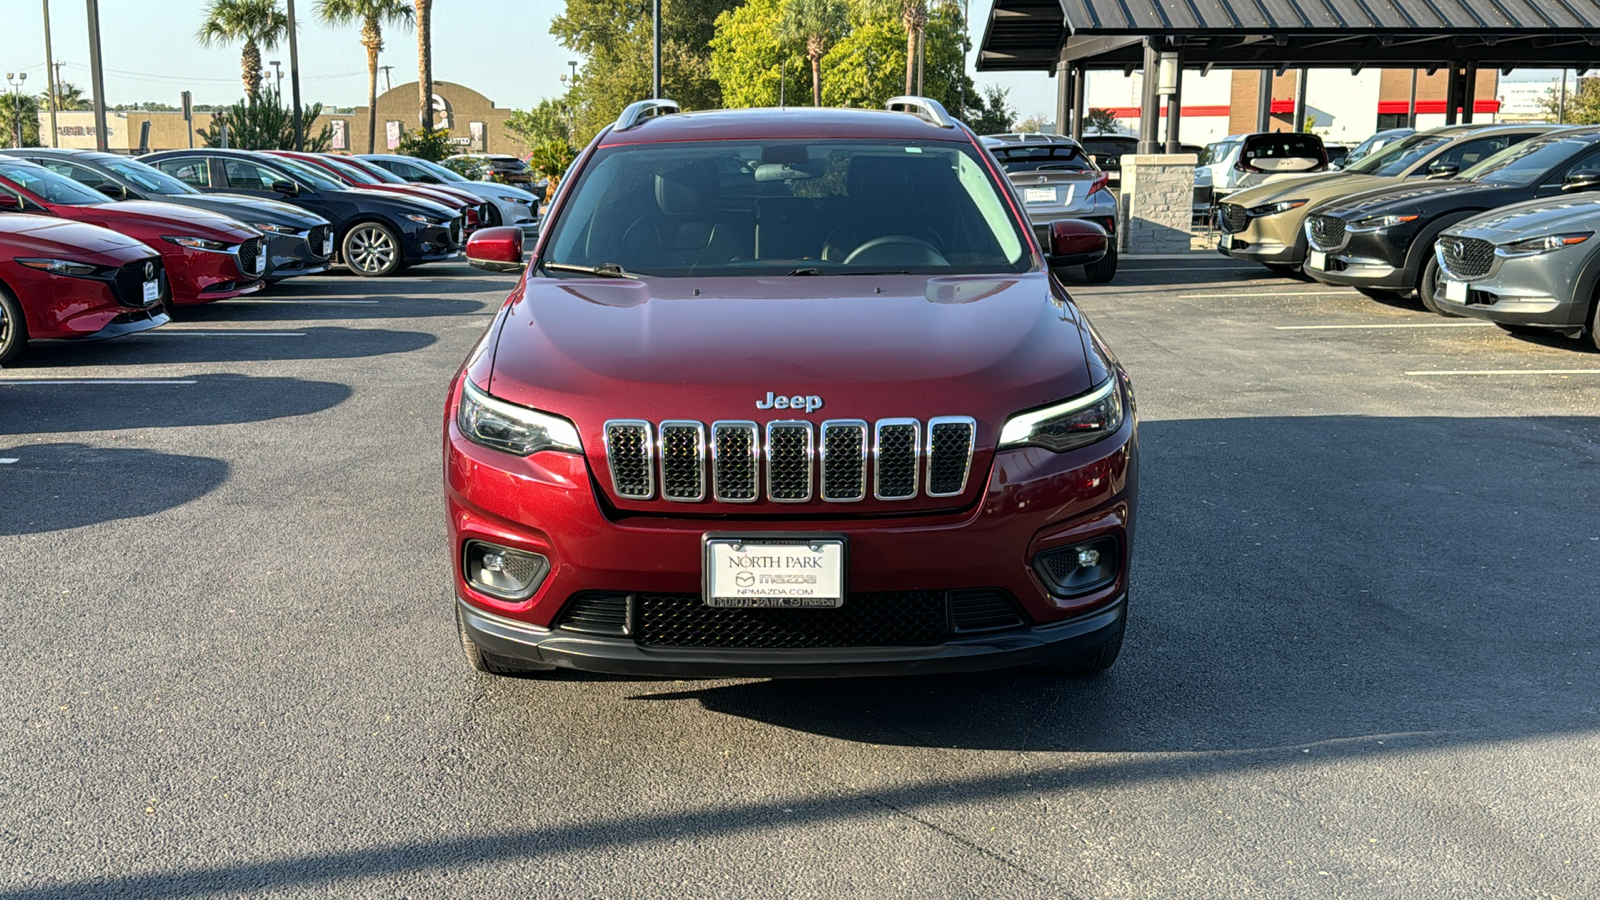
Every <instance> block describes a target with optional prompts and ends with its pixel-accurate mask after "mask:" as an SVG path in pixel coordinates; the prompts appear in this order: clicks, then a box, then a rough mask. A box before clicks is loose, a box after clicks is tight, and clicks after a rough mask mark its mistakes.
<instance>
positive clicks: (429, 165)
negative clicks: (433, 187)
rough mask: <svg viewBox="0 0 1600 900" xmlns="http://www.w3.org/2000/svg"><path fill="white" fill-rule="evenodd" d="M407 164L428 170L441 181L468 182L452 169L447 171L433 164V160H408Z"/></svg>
mask: <svg viewBox="0 0 1600 900" xmlns="http://www.w3.org/2000/svg"><path fill="white" fill-rule="evenodd" d="M406 162H409V163H411V164H412V165H414V166H416V167H417V168H419V169H426V170H427V171H428V172H430V173H432V174H434V175H436V176H438V177H439V178H440V180H443V181H466V180H467V179H466V178H463V177H462V176H461V174H460V173H459V172H455V171H452V170H450V169H447V168H445V167H444V166H441V165H439V164H438V163H436V162H433V161H431V160H426V159H408V160H406ZM401 180H402V181H403V180H404V179H401Z"/></svg>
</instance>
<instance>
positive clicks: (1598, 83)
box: [1540, 77, 1600, 125]
mask: <svg viewBox="0 0 1600 900" xmlns="http://www.w3.org/2000/svg"><path fill="white" fill-rule="evenodd" d="M1540 105H1541V106H1543V107H1544V114H1545V117H1546V118H1548V119H1549V120H1550V121H1552V122H1555V121H1558V120H1560V121H1564V122H1565V123H1566V124H1568V125H1600V78H1596V77H1589V78H1579V79H1578V83H1577V84H1575V85H1573V86H1572V87H1571V88H1570V89H1569V90H1568V91H1567V101H1566V103H1565V105H1563V104H1562V102H1561V88H1560V87H1552V88H1551V89H1550V90H1549V91H1548V92H1547V93H1546V94H1545V97H1544V101H1543V102H1542V103H1541V104H1540Z"/></svg>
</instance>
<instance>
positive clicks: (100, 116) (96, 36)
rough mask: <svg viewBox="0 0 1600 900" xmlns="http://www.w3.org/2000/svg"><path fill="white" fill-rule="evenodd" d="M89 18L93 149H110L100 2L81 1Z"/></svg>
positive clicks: (94, 0) (91, 0) (96, 0)
mask: <svg viewBox="0 0 1600 900" xmlns="http://www.w3.org/2000/svg"><path fill="white" fill-rule="evenodd" d="M83 2H84V6H85V7H87V8H86V10H85V12H87V13H88V16H89V86H90V87H91V88H92V89H93V90H94V148H95V149H96V150H99V151H100V152H101V153H104V152H106V151H107V150H109V149H111V147H110V145H109V143H108V141H109V138H108V137H107V135H106V77H105V70H104V69H103V68H101V66H100V0H83Z"/></svg>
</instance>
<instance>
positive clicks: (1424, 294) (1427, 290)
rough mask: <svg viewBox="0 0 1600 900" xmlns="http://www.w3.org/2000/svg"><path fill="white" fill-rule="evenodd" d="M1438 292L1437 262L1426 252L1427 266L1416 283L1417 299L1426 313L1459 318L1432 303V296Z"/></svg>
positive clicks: (1455, 314) (1458, 315)
mask: <svg viewBox="0 0 1600 900" xmlns="http://www.w3.org/2000/svg"><path fill="white" fill-rule="evenodd" d="M1438 292H1439V260H1438V258H1437V257H1435V256H1434V255H1433V251H1432V250H1429V251H1428V264H1427V265H1425V266H1423V267H1422V278H1420V279H1419V280H1418V281H1417V297H1418V298H1420V299H1421V300H1422V305H1423V307H1425V308H1426V309H1427V310H1428V312H1431V313H1438V314H1439V315H1441V316H1447V317H1449V318H1452V319H1459V318H1461V317H1462V316H1461V314H1460V313H1455V312H1451V311H1450V310H1448V309H1445V308H1444V307H1442V306H1440V305H1439V304H1438V303H1436V302H1434V299H1433V295H1434V294H1436V293H1438Z"/></svg>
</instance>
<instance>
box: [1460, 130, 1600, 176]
mask: <svg viewBox="0 0 1600 900" xmlns="http://www.w3.org/2000/svg"><path fill="white" fill-rule="evenodd" d="M1589 146H1591V145H1590V144H1589V143H1587V142H1584V141H1572V140H1561V139H1560V138H1556V139H1552V140H1544V141H1541V140H1538V139H1534V140H1531V141H1523V142H1522V143H1520V144H1516V145H1514V146H1511V147H1507V148H1506V149H1504V150H1501V151H1500V152H1499V153H1496V154H1495V155H1493V156H1491V157H1489V158H1488V159H1486V160H1484V161H1483V162H1481V163H1478V164H1477V165H1475V166H1473V167H1472V168H1470V169H1468V170H1466V171H1465V172H1462V173H1461V177H1462V178H1464V179H1466V180H1468V181H1477V182H1481V183H1483V184H1506V185H1529V184H1533V183H1534V182H1536V181H1538V180H1539V179H1541V178H1543V177H1544V176H1545V175H1546V174H1548V173H1549V171H1550V170H1551V169H1553V168H1555V167H1556V166H1559V165H1561V164H1562V163H1564V162H1566V161H1567V160H1568V159H1570V158H1572V155H1573V154H1574V153H1577V152H1578V151H1580V150H1583V149H1585V148H1587V147H1589Z"/></svg>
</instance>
